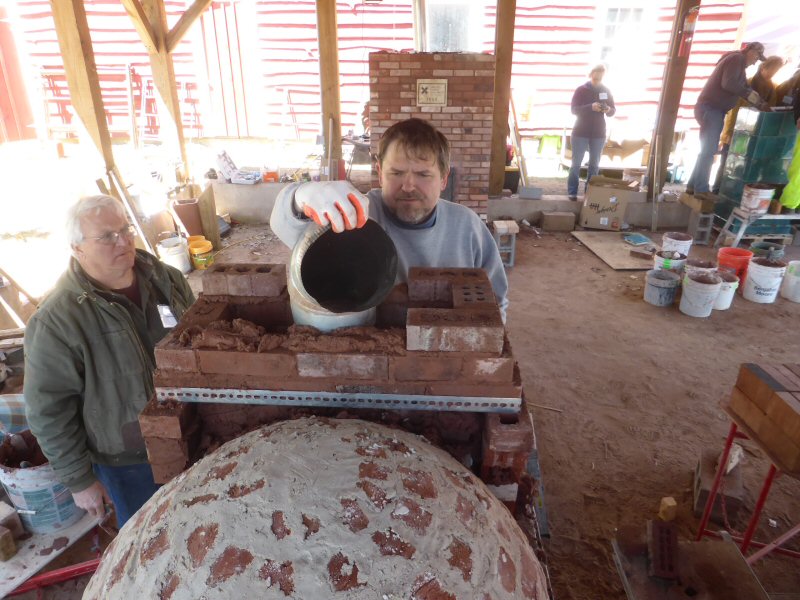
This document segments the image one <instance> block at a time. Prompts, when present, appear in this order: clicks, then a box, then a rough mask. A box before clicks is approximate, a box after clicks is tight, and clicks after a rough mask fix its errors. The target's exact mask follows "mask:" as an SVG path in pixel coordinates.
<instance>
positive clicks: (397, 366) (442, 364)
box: [390, 353, 462, 381]
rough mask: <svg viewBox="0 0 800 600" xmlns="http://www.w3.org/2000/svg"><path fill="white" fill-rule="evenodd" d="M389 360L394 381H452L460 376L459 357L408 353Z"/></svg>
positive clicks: (460, 365)
mask: <svg viewBox="0 0 800 600" xmlns="http://www.w3.org/2000/svg"><path fill="white" fill-rule="evenodd" d="M390 360H391V365H392V372H391V376H392V379H394V380H396V381H453V380H457V379H458V378H459V377H460V376H461V369H462V360H461V357H447V356H441V355H436V354H415V353H410V354H408V355H407V356H393V357H391V359H390Z"/></svg>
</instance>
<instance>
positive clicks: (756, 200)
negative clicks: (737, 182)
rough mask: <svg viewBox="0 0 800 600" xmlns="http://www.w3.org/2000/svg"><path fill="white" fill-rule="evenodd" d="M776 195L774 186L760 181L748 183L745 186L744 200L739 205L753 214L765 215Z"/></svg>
mask: <svg viewBox="0 0 800 600" xmlns="http://www.w3.org/2000/svg"><path fill="white" fill-rule="evenodd" d="M774 195H775V188H774V187H767V186H765V185H764V184H758V183H753V184H747V185H745V186H744V191H743V192H742V201H741V203H740V204H739V206H740V207H741V208H742V209H743V210H746V211H748V212H750V213H751V214H754V215H763V214H764V213H766V212H767V210H768V209H769V203H770V202H771V201H772V196H774Z"/></svg>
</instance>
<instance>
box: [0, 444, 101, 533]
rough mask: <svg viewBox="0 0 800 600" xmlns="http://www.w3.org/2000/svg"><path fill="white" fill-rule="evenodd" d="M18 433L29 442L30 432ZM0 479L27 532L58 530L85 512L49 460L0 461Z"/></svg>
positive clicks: (73, 521)
mask: <svg viewBox="0 0 800 600" xmlns="http://www.w3.org/2000/svg"><path fill="white" fill-rule="evenodd" d="M21 435H22V436H23V437H25V438H26V442H27V443H28V445H29V446H30V444H31V441H30V440H32V439H33V436H32V435H30V433H28V432H24V433H23V434H21ZM33 443H35V441H34V442H33ZM0 483H2V484H3V487H4V488H5V490H6V493H7V494H8V497H9V499H10V500H11V503H12V504H13V505H14V508H16V509H17V510H18V511H19V517H20V519H21V520H22V524H23V526H24V527H25V529H26V530H28V531H30V532H31V533H53V532H54V531H59V530H61V529H64V528H66V527H69V526H70V525H72V524H73V523H76V522H77V521H79V520H80V519H81V518H82V517H83V515H84V514H86V513H85V511H83V510H81V509H80V508H78V507H77V506H75V501H74V500H73V499H72V494H70V492H69V490H68V489H67V488H66V487H64V486H63V485H62V484H61V483H60V482H59V481H58V479H57V478H56V474H55V471H53V468H52V467H51V466H50V463H45V464H43V465H40V466H38V467H28V468H26V469H16V468H12V467H10V466H6V465H0Z"/></svg>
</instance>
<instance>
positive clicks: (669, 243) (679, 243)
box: [661, 231, 692, 256]
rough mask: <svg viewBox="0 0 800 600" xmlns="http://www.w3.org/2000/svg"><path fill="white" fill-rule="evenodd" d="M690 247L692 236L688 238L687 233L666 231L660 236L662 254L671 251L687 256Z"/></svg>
mask: <svg viewBox="0 0 800 600" xmlns="http://www.w3.org/2000/svg"><path fill="white" fill-rule="evenodd" d="M691 247H692V236H690V235H689V234H688V233H680V232H679V231H668V232H667V233H665V234H664V235H662V236H661V250H662V251H664V252H666V251H668V250H672V251H673V252H680V253H681V254H683V255H685V256H689V250H690V249H691Z"/></svg>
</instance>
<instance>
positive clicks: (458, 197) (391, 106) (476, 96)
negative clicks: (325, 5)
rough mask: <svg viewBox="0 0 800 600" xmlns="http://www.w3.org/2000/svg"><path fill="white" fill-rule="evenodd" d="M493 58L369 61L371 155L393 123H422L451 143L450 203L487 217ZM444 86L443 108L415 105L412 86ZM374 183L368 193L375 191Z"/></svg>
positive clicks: (381, 57)
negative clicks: (433, 82)
mask: <svg viewBox="0 0 800 600" xmlns="http://www.w3.org/2000/svg"><path fill="white" fill-rule="evenodd" d="M494 72H495V57H494V55H492V54H477V53H469V52H458V53H454V52H432V53H428V52H417V53H406V52H372V53H370V55H369V83H370V86H369V87H370V103H369V104H370V125H371V132H372V139H371V146H372V148H371V149H372V152H373V153H377V151H378V140H379V139H380V137H381V135H383V132H384V131H386V129H388V128H389V126H391V125H393V124H394V123H396V122H397V121H402V120H404V119H408V118H411V117H416V118H420V119H424V120H426V121H428V122H430V123H431V124H432V125H433V126H434V127H436V128H437V129H438V130H439V131H441V132H442V133H443V134H444V135H446V136H447V138H448V140H450V147H451V156H450V162H451V165H452V166H453V167H454V168H455V173H456V185H455V194H454V196H453V200H454V201H455V202H458V203H460V204H464V205H465V206H469V207H470V208H472V209H473V210H475V211H476V212H478V213H480V214H486V212H487V205H488V201H489V195H488V194H489V161H490V158H491V152H490V149H491V141H492V111H493V105H494ZM421 79H438V80H445V81H447V98H446V106H429V105H421V106H420V105H418V104H417V81H418V80H421ZM377 185H378V181H377V178H373V187H377Z"/></svg>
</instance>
